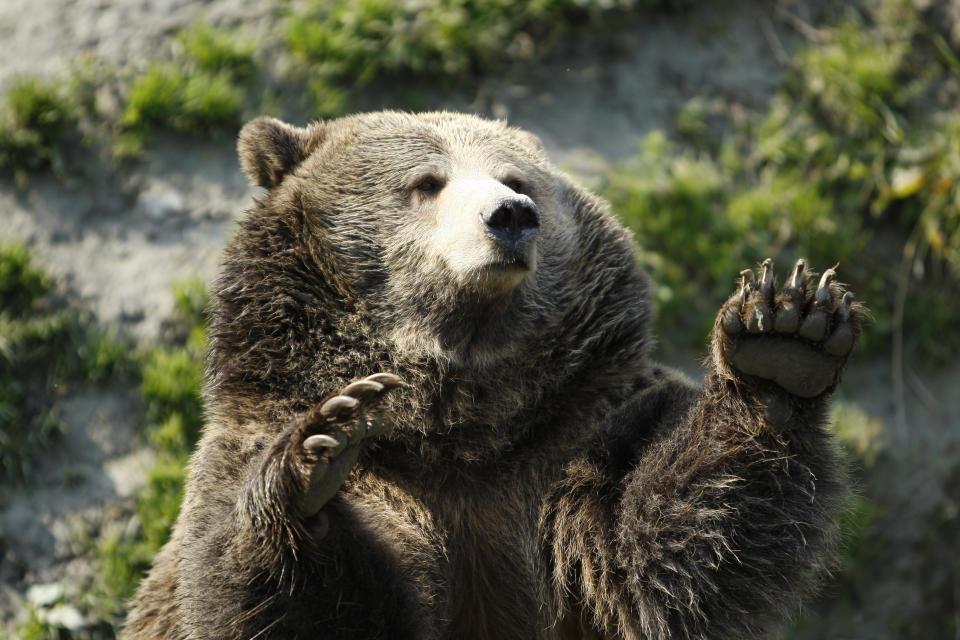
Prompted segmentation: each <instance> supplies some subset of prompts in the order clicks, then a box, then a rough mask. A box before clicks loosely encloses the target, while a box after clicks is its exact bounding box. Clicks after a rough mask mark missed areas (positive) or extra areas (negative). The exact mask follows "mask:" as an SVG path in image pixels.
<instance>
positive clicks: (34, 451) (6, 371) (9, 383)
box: [0, 245, 132, 482]
mask: <svg viewBox="0 0 960 640" xmlns="http://www.w3.org/2000/svg"><path fill="white" fill-rule="evenodd" d="M131 369H132V366H131V360H130V358H129V356H128V353H127V348H126V347H125V346H124V345H122V344H120V343H119V342H118V341H117V340H116V338H115V337H114V336H113V335H112V334H109V333H106V332H104V331H102V330H99V329H98V328H97V327H96V326H95V324H94V323H93V321H92V319H91V318H90V316H89V314H88V313H87V312H85V311H84V310H82V309H79V308H76V307H75V306H72V305H70V304H68V303H67V302H66V301H65V300H64V299H63V298H62V296H61V295H59V294H58V292H57V291H56V289H55V288H54V286H53V284H52V282H51V280H50V278H48V277H47V276H46V275H45V274H43V273H42V272H41V271H40V270H38V269H37V268H35V267H34V266H33V264H32V259H31V256H30V254H29V253H28V252H27V250H26V249H25V248H24V247H23V246H20V245H0V481H4V482H7V481H23V480H24V479H25V478H27V477H28V476H29V474H30V472H31V470H32V469H33V468H34V464H35V460H36V459H37V456H38V455H40V454H41V453H42V451H43V450H44V449H45V448H46V447H47V446H48V445H49V444H50V443H51V442H52V441H53V440H54V439H55V438H56V436H57V435H58V434H59V433H60V432H61V431H62V429H63V422H62V420H61V418H60V416H59V414H58V413H57V410H56V409H55V408H54V407H55V405H54V403H53V400H54V399H55V398H57V397H60V396H62V395H63V394H65V393H67V392H69V391H70V390H72V389H75V388H78V387H81V386H83V385H87V384H97V383H102V382H106V381H108V380H110V379H112V378H114V377H115V376H118V375H122V374H126V373H129V372H130V371H131Z"/></svg>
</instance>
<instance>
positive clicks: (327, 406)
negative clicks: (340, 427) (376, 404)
mask: <svg viewBox="0 0 960 640" xmlns="http://www.w3.org/2000/svg"><path fill="white" fill-rule="evenodd" d="M359 405H360V401H359V400H357V399H356V398H353V397H350V396H346V395H337V396H333V397H332V398H330V399H329V400H327V401H326V402H324V403H323V405H322V406H321V407H320V414H321V415H322V416H324V417H325V418H329V419H344V418H349V417H350V416H351V415H353V411H354V410H355V409H356V408H357V407H358V406H359Z"/></svg>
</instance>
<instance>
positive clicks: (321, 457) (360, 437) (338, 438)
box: [297, 373, 406, 516]
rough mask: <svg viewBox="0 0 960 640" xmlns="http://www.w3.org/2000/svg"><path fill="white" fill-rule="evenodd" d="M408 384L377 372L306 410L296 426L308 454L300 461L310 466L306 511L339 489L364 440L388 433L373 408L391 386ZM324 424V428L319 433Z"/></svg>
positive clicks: (304, 501)
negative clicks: (312, 409) (305, 413)
mask: <svg viewBox="0 0 960 640" xmlns="http://www.w3.org/2000/svg"><path fill="white" fill-rule="evenodd" d="M405 385H406V383H405V382H404V381H403V379H402V378H400V377H399V376H395V375H393V374H390V373H375V374H373V375H371V376H367V377H366V378H363V379H361V380H356V381H354V382H351V383H350V384H348V385H347V386H345V387H344V388H343V389H341V390H340V392H339V393H338V394H337V395H334V396H332V397H330V398H328V399H327V400H325V401H324V402H323V403H322V404H321V405H320V407H319V408H318V409H315V410H314V411H313V412H311V413H309V414H307V416H306V418H305V420H304V421H303V422H302V423H301V426H300V427H299V428H298V431H297V434H298V436H299V441H300V446H301V448H302V449H301V452H302V454H305V457H301V458H300V460H301V461H302V464H303V465H304V467H305V468H307V469H309V471H308V479H309V480H308V483H307V484H308V487H307V488H306V492H305V493H304V494H303V495H302V496H301V497H300V500H299V507H300V511H301V513H302V514H303V515H306V516H313V515H314V514H316V513H317V512H318V511H319V510H320V509H321V508H322V507H323V505H325V504H326V503H327V502H328V501H329V500H330V499H331V498H332V497H333V495H334V494H336V492H337V491H338V490H339V488H340V486H341V485H342V483H343V481H344V480H345V479H346V477H347V475H349V473H350V470H351V468H352V467H353V465H354V463H355V462H356V460H357V457H358V456H359V454H360V451H361V450H362V449H363V443H364V442H366V441H369V440H370V439H372V438H373V437H376V436H378V435H380V434H382V433H383V432H384V429H383V425H382V423H381V421H380V419H379V416H378V415H377V414H376V413H375V412H371V408H376V404H377V403H378V402H379V399H380V398H381V397H382V396H383V395H384V394H385V393H386V392H387V391H390V390H391V389H394V388H396V387H400V386H405ZM371 413H372V415H370V414H371ZM318 418H319V420H318ZM321 429H322V430H324V431H326V432H321V433H315V431H318V430H321Z"/></svg>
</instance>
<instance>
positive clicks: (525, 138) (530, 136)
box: [515, 129, 543, 152]
mask: <svg viewBox="0 0 960 640" xmlns="http://www.w3.org/2000/svg"><path fill="white" fill-rule="evenodd" d="M515 131H516V133H517V138H518V139H519V140H521V141H522V142H524V143H525V144H527V145H529V146H531V147H533V148H534V149H536V150H537V151H540V152H542V151H543V140H541V139H540V136H538V135H536V134H535V133H530V132H529V131H527V130H526V129H515Z"/></svg>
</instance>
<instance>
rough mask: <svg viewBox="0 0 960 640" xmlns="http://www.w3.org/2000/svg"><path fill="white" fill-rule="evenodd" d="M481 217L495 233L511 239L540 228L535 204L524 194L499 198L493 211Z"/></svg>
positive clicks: (526, 234) (524, 235)
mask: <svg viewBox="0 0 960 640" xmlns="http://www.w3.org/2000/svg"><path fill="white" fill-rule="evenodd" d="M481 219H482V220H483V223H484V224H485V225H486V226H487V227H488V228H489V229H490V230H491V231H493V232H494V234H495V235H498V236H508V237H510V238H511V239H514V238H517V239H519V238H520V237H530V236H532V235H533V233H535V232H536V230H537V229H539V228H540V213H539V211H537V205H536V204H534V202H533V200H531V199H530V198H528V197H525V196H524V197H517V198H509V199H506V200H501V201H500V202H499V203H497V206H496V207H494V209H493V211H490V212H489V213H487V214H485V215H483V216H481Z"/></svg>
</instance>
